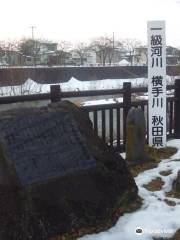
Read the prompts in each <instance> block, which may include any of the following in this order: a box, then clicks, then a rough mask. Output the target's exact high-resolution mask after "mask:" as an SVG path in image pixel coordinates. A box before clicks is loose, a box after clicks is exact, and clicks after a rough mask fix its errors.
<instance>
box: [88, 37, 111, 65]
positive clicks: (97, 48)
mask: <svg viewBox="0 0 180 240" xmlns="http://www.w3.org/2000/svg"><path fill="white" fill-rule="evenodd" d="M90 49H91V50H92V51H94V52H95V53H96V55H97V57H98V58H99V61H100V63H101V64H102V65H103V66H105V64H106V61H107V59H108V61H109V63H111V61H112V56H113V44H112V38H110V37H106V36H105V37H99V38H96V39H94V40H93V41H92V42H91V44H90Z"/></svg>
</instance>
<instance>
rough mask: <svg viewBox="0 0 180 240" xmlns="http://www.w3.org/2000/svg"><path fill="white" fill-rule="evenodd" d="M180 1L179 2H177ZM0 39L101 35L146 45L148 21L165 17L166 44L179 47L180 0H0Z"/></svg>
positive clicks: (81, 38) (73, 38)
mask: <svg viewBox="0 0 180 240" xmlns="http://www.w3.org/2000/svg"><path fill="white" fill-rule="evenodd" d="M178 1H179V3H178ZM0 7H1V11H0V26H1V27H0V40H4V39H10V40H14V39H20V38H22V37H30V36H31V29H30V26H32V25H33V26H36V28H35V30H34V35H35V37H36V38H43V39H49V40H55V41H60V40H67V41H72V42H78V41H79V42H80V41H87V40H89V39H92V38H95V37H97V36H102V35H105V34H106V35H112V34H113V32H114V34H115V38H116V39H119V38H137V39H139V40H141V41H142V43H144V44H146V42H147V40H146V39H147V36H146V31H147V30H146V28H147V27H146V26H147V21H148V20H166V30H167V31H166V33H167V35H166V38H167V44H168V45H173V46H180V0H0Z"/></svg>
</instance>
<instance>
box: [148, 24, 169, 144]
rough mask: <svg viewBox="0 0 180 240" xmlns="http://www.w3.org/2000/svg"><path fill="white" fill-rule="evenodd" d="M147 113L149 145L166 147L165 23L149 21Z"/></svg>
mask: <svg viewBox="0 0 180 240" xmlns="http://www.w3.org/2000/svg"><path fill="white" fill-rule="evenodd" d="M147 28H148V96H149V101H148V113H149V119H148V121H149V130H148V131H149V145H150V146H153V147H156V148H160V147H165V146H166V40H165V21H149V22H148V24H147Z"/></svg>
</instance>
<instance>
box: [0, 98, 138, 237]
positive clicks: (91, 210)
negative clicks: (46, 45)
mask: <svg viewBox="0 0 180 240" xmlns="http://www.w3.org/2000/svg"><path fill="white" fill-rule="evenodd" d="M0 196H1V197H0V236H2V240H26V239H27V240H28V239H35V240H40V239H50V238H51V237H53V236H56V235H60V234H64V233H71V232H73V231H74V229H80V228H90V227H95V226H99V225H103V224H106V222H107V221H108V220H109V219H112V218H113V215H114V214H115V212H116V211H117V210H118V209H119V208H120V207H122V208H123V206H124V202H123V201H126V205H128V204H129V203H131V202H133V201H135V200H136V199H137V187H136V184H135V182H134V179H133V177H132V176H131V174H130V173H129V171H128V169H127V167H126V163H125V162H124V160H123V159H122V158H121V157H120V156H119V155H118V154H115V153H114V152H113V150H112V149H111V148H109V147H108V146H106V145H104V144H103V143H102V141H101V139H100V138H98V137H97V136H96V134H95V133H94V131H93V129H92V124H91V121H90V120H89V117H88V114H87V113H85V112H84V111H83V110H81V109H79V108H78V107H76V106H75V105H73V104H72V103H70V102H60V103H54V104H51V105H49V106H48V107H43V108H32V109H17V110H11V111H7V112H4V113H1V115H0Z"/></svg>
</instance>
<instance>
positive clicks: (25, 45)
mask: <svg viewBox="0 0 180 240" xmlns="http://www.w3.org/2000/svg"><path fill="white" fill-rule="evenodd" d="M19 49H20V52H21V53H22V54H23V55H25V56H31V57H32V58H33V62H34V65H36V60H37V55H38V53H39V51H40V48H39V41H37V40H34V39H31V38H30V39H22V40H21V42H20V44H19Z"/></svg>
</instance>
